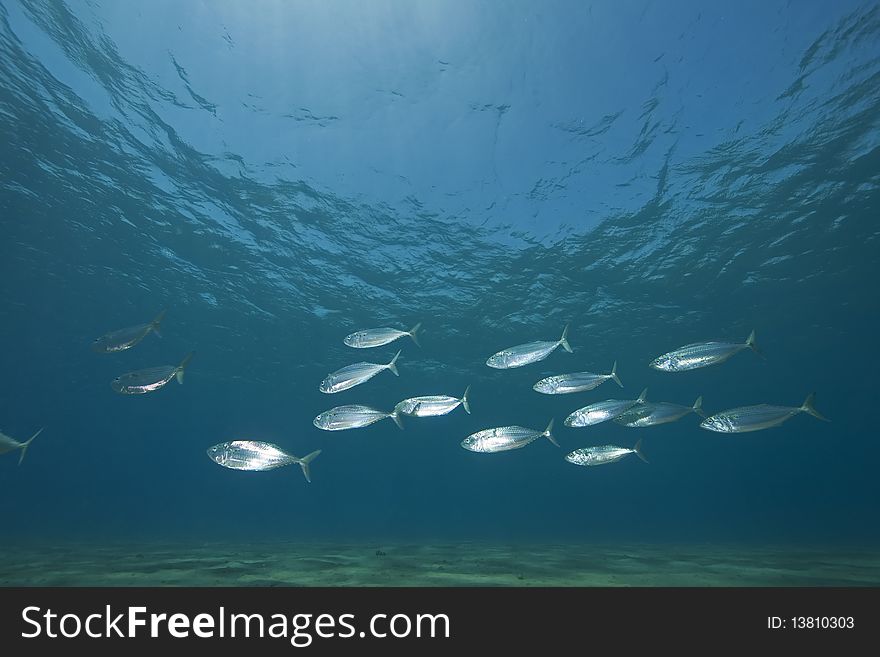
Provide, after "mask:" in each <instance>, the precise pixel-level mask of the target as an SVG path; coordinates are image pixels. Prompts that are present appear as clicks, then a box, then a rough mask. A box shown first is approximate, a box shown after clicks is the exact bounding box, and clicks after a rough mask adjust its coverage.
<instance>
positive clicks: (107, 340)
mask: <svg viewBox="0 0 880 657" xmlns="http://www.w3.org/2000/svg"><path fill="white" fill-rule="evenodd" d="M163 317H165V311H164V310H163V311H162V312H160V313H159V314H158V315H156V318H155V319H154V320H153V321H152V322H150V323H149V324H139V325H138V326H129V327H128V328H124V329H119V330H118V331H111V332H110V333H105V334H104V335H102V336H101V337H100V338H95V341H94V342H92V349H93V350H94V351H97V352H99V353H102V354H110V353H113V352H115V351H124V350H126V349H131V348H132V347H133V346H135V345H136V344H137V343H138V342H140V341H141V340H143V339H144V338H145V337H147V335H148V334H149V333H150V331H152V332H153V333H155V334H156V335H157V336H158V337H160V338H161V337H162V334H161V333H159V323H160V322H161V321H162V318H163Z"/></svg>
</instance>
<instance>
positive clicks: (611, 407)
mask: <svg viewBox="0 0 880 657" xmlns="http://www.w3.org/2000/svg"><path fill="white" fill-rule="evenodd" d="M647 394H648V389H647V388H645V389H644V390H642V394H641V395H639V398H638V399H606V400H605V401H600V402H596V403H595V404H590V405H588V406H584V407H583V408H579V409H577V410H576V411H574V412H573V413H571V414H570V415H569V416H568V417H567V418H565V426H567V427H587V426H590V425H591V424H599V423H600V422H605V421H606V420H613V419H614V418H616V417H617V416H618V415H621V414H622V413H625V412H626V411H628V410H629V409H631V408H632V407H633V406H635V405H636V404H643V403H645V396H646V395H647Z"/></svg>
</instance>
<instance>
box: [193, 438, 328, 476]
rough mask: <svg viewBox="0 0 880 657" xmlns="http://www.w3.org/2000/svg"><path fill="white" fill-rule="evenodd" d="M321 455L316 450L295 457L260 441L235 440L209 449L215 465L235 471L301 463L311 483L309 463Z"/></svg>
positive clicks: (262, 469)
mask: <svg viewBox="0 0 880 657" xmlns="http://www.w3.org/2000/svg"><path fill="white" fill-rule="evenodd" d="M320 453H321V450H320V449H316V450H315V451H314V452H312V453H311V454H307V455H306V456H303V457H302V458H300V457H298V456H294V455H293V454H290V453H288V452H285V451H284V450H283V449H281V448H280V447H278V446H277V445H273V444H272V443H264V442H262V441H260V440H233V441H232V442H228V443H220V444H219V445H214V446H213V447H209V448H208V456H209V457H210V459H211V460H212V461H214V463H217V464H218V465H222V466H223V467H224V468H231V469H233V470H251V471H256V472H262V471H264V470H274V469H275V468H281V467H283V466H285V465H290V464H292V463H299V467H301V468H302V471H303V476H304V477H305V478H306V481H308V482H309V483H311V481H312V477H311V473H310V472H309V463H311V462H312V461H314V460H315V457H316V456H318V454H320Z"/></svg>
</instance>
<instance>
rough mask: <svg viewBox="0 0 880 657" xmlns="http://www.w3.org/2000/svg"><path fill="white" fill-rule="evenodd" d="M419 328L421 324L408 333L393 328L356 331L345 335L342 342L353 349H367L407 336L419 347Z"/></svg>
mask: <svg viewBox="0 0 880 657" xmlns="http://www.w3.org/2000/svg"><path fill="white" fill-rule="evenodd" d="M420 328H422V323H421V322H419V323H418V324H416V325H415V326H413V327H412V328H411V329H410V330H409V331H398V330H397V329H393V328H376V329H367V330H366V331H358V332H357V333H352V334H351V335H346V336H345V338H343V340H342V341H343V342H344V343H345V344H347V345H348V346H349V347H354V348H355V349H369V348H370V347H381V346H382V345H383V344H388V343H389V342H394V341H395V340H397V339H398V338H402V337H403V336H405V335H408V336H409V337H411V338H412V341H413V342H415V343H416V346H419V347H421V346H422V345H420V344H419V339H418V338H417V337H416V334H417V333H418V331H419V329H420Z"/></svg>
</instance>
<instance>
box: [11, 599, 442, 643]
mask: <svg viewBox="0 0 880 657" xmlns="http://www.w3.org/2000/svg"><path fill="white" fill-rule="evenodd" d="M21 617H22V620H23V621H24V623H25V625H26V629H25V630H24V631H22V633H21V636H22V638H25V639H35V638H38V637H44V638H51V639H56V638H66V639H73V638H77V637H88V638H92V639H103V638H111V637H117V638H130V639H135V638H138V637H149V638H159V637H166V636H167V637H172V638H175V639H186V638H189V637H197V638H201V639H222V638H227V637H229V638H235V637H244V638H264V637H269V638H273V639H288V640H289V641H290V644H291V645H293V646H295V647H297V648H305V647H307V646H309V645H311V644H312V642H313V641H314V639H315V638H321V639H334V638H336V639H350V638H354V637H360V638H365V637H375V638H379V639H384V638H396V639H403V638H408V637H416V638H428V639H433V638H447V639H448V638H449V636H450V627H449V626H450V622H449V617H448V616H447V615H446V614H414V615H413V614H400V613H397V614H373V615H372V616H371V617H370V621H369V623H368V624H367V628H365V629H362V630H360V631H358V630H357V628H356V627H355V622H354V621H355V615H354V614H338V615H333V614H293V615H286V614H280V613H279V614H271V615H269V616H266V615H263V614H237V613H227V611H226V609H225V608H224V607H220V608H219V609H218V611H217V613H216V614H207V613H201V614H196V615H195V616H194V617H192V618H190V616H189V615H187V614H181V613H176V614H170V615H169V614H162V613H148V611H147V608H146V607H127V608H126V610H125V611H124V612H121V613H114V612H113V610H112V609H111V607H110V605H106V607H105V609H104V611H103V613H92V614H89V615H87V616H85V617H84V618H83V617H81V616H80V614H75V613H64V614H59V613H57V612H55V611H53V610H52V609H46V610H43V609H42V608H41V607H35V606H30V607H25V608H24V609H23V610H22V612H21Z"/></svg>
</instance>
